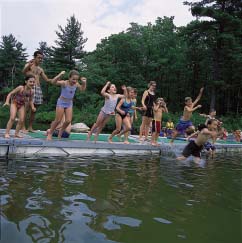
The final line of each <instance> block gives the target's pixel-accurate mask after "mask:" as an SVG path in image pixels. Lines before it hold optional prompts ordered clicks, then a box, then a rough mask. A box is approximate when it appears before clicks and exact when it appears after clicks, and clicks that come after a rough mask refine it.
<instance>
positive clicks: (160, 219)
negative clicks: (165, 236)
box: [153, 218, 172, 224]
mask: <svg viewBox="0 0 242 243" xmlns="http://www.w3.org/2000/svg"><path fill="white" fill-rule="evenodd" d="M153 219H154V220H155V221H158V222H160V223H163V224H172V222H171V221H169V220H167V219H164V218H153Z"/></svg>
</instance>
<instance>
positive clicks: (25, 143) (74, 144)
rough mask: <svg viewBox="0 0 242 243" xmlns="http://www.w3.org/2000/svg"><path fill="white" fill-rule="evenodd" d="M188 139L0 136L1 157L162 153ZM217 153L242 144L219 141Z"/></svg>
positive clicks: (240, 149)
mask: <svg viewBox="0 0 242 243" xmlns="http://www.w3.org/2000/svg"><path fill="white" fill-rule="evenodd" d="M185 145H186V142H184V143H177V144H176V143H174V144H173V145H172V146H171V145H170V144H169V143H164V142H161V143H160V146H157V147H156V146H151V145H149V144H148V143H146V144H141V143H130V144H123V143H121V142H115V143H112V144H110V143H107V142H97V143H94V142H87V141H82V140H52V141H47V140H45V139H33V138H23V139H15V138H10V139H5V138H0V156H27V157H28V156H81V155H90V156H93V155H105V156H108V155H119V156H125V155H161V154H170V153H172V151H174V150H176V151H177V152H180V151H182V149H183V148H184V146H185ZM216 151H217V152H238V151H239V152H242V144H241V143H240V144H239V143H238V144H216Z"/></svg>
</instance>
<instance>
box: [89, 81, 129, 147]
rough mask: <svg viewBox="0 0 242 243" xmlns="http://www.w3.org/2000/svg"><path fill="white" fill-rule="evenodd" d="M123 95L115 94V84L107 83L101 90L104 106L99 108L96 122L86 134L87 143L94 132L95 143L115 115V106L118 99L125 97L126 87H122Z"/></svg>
mask: <svg viewBox="0 0 242 243" xmlns="http://www.w3.org/2000/svg"><path fill="white" fill-rule="evenodd" d="M122 89H123V92H124V94H117V88H116V86H115V84H111V82H110V81H108V82H107V83H106V84H105V85H104V87H103V88H102V90H101V95H102V96H103V97H104V98H105V103H104V106H103V107H102V108H101V111H100V112H99V115H98V117H97V120H96V122H95V123H94V124H93V125H92V128H91V130H90V131H89V132H88V135H87V141H89V140H90V137H91V136H92V133H93V132H94V131H96V134H95V137H94V141H95V142H96V141H97V139H98V136H99V134H100V133H101V131H102V129H103V128H104V127H105V125H106V123H107V122H108V121H109V119H110V117H111V116H114V115H115V107H116V105H117V102H118V99H121V98H124V96H125V95H126V92H127V91H126V86H125V85H123V86H122Z"/></svg>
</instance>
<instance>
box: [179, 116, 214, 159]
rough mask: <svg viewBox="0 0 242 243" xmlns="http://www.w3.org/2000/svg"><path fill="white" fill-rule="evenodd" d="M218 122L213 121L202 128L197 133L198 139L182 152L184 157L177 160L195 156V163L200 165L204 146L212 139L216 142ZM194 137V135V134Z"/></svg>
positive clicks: (192, 141)
mask: <svg viewBox="0 0 242 243" xmlns="http://www.w3.org/2000/svg"><path fill="white" fill-rule="evenodd" d="M217 126H218V121H217V120H216V119H211V120H209V121H208V123H207V126H206V125H204V126H203V127H201V130H200V131H199V130H198V132H197V138H196V139H195V140H191V141H190V142H189V143H188V144H187V145H186V147H185V148H184V150H183V152H182V156H180V157H177V160H185V159H186V158H187V157H189V156H190V155H193V156H194V161H195V163H199V161H200V159H201V155H200V152H201V150H202V149H203V146H204V144H205V143H206V142H207V141H208V140H209V139H210V138H212V139H213V141H216V137H217V132H216V129H217ZM193 135H194V134H193Z"/></svg>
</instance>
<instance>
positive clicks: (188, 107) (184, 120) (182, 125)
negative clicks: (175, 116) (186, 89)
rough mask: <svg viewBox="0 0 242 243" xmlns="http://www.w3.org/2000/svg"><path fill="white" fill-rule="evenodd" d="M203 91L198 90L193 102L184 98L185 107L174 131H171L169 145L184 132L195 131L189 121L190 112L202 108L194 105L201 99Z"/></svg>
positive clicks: (188, 98)
mask: <svg viewBox="0 0 242 243" xmlns="http://www.w3.org/2000/svg"><path fill="white" fill-rule="evenodd" d="M203 89H204V88H201V89H200V92H199V94H198V96H197V98H196V99H195V101H194V102H193V101H192V98H191V97H186V98H185V107H184V111H183V116H182V117H181V118H180V120H179V122H178V124H177V125H176V128H175V130H174V131H173V134H172V139H171V141H170V143H173V142H174V140H175V138H176V137H177V135H178V134H184V133H185V131H186V130H192V131H195V127H194V126H193V124H192V122H191V120H190V119H191V117H192V112H193V111H195V110H197V109H198V108H200V107H202V106H201V105H197V106H196V104H197V103H198V101H199V100H200V99H201V97H202V93H203Z"/></svg>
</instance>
